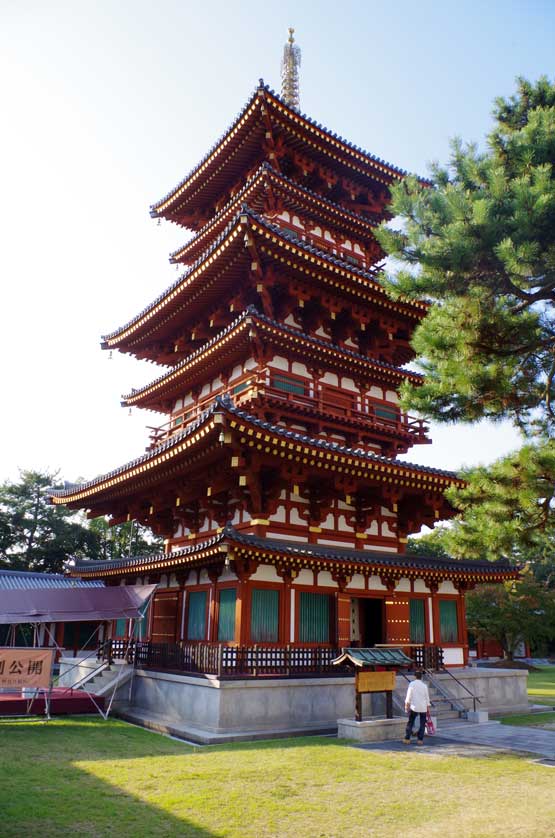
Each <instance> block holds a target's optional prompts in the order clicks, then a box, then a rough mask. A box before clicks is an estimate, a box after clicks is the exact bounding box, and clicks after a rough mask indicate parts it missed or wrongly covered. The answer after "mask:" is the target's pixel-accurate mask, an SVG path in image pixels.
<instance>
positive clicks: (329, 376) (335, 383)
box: [320, 372, 339, 387]
mask: <svg viewBox="0 0 555 838" xmlns="http://www.w3.org/2000/svg"><path fill="white" fill-rule="evenodd" d="M320 380H321V381H322V383H323V384H331V385H332V387H339V379H338V377H337V375H336V374H335V373H334V372H327V373H325V375H324V376H323V377H322V378H321V379H320Z"/></svg>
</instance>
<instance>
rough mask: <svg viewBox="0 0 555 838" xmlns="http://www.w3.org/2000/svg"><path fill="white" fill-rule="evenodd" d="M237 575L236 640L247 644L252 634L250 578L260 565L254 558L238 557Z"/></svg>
mask: <svg viewBox="0 0 555 838" xmlns="http://www.w3.org/2000/svg"><path fill="white" fill-rule="evenodd" d="M234 565H235V575H236V576H237V579H238V584H237V599H236V602H235V640H236V641H237V643H239V645H240V646H246V645H247V643H248V640H249V636H250V617H251V615H250V587H249V579H250V577H251V576H252V574H253V573H254V572H255V570H256V568H257V567H258V562H255V561H254V560H253V559H236V560H235V562H234Z"/></svg>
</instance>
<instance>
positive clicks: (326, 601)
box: [299, 591, 330, 643]
mask: <svg viewBox="0 0 555 838" xmlns="http://www.w3.org/2000/svg"><path fill="white" fill-rule="evenodd" d="M329 639H330V598H329V596H328V594H313V593H309V592H307V591H301V594H300V597H299V640H300V642H301V643H329Z"/></svg>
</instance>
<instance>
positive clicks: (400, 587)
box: [395, 579, 410, 593]
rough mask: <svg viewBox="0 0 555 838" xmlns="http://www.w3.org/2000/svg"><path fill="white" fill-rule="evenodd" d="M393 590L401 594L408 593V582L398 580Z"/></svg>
mask: <svg viewBox="0 0 555 838" xmlns="http://www.w3.org/2000/svg"><path fill="white" fill-rule="evenodd" d="M395 590H396V591H399V592H403V593H410V580H409V579H399V581H398V583H397V585H396V586H395Z"/></svg>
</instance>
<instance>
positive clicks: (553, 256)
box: [377, 78, 555, 432]
mask: <svg viewBox="0 0 555 838" xmlns="http://www.w3.org/2000/svg"><path fill="white" fill-rule="evenodd" d="M494 117H495V127H494V130H493V131H492V132H491V134H490V135H489V138H488V149H487V150H486V151H484V152H480V151H479V150H478V149H477V147H476V146H474V145H468V146H464V145H463V144H462V143H461V142H460V141H456V142H454V143H453V152H452V156H451V161H450V165H449V166H448V167H447V168H441V167H439V166H435V167H434V168H433V170H432V186H431V188H428V187H426V186H423V185H421V184H420V183H418V182H417V181H416V180H415V179H414V178H409V179H407V180H405V181H402V182H401V183H400V184H398V185H397V186H395V187H394V188H393V202H392V211H393V212H394V214H396V215H398V216H400V217H401V218H402V220H403V222H404V224H403V225H402V228H401V229H399V230H393V229H391V228H389V227H387V226H385V225H382V227H381V228H380V229H379V230H378V233H377V235H378V238H379V239H380V242H381V243H382V245H383V246H384V248H385V250H386V251H387V253H388V254H389V255H390V256H392V257H394V258H395V259H396V260H398V262H399V264H400V265H401V268H400V270H398V271H397V272H394V273H391V274H389V275H387V276H386V277H385V281H386V283H387V285H388V288H389V289H390V291H391V292H392V293H393V294H394V295H396V296H405V297H412V298H416V299H421V298H423V297H424V298H428V299H430V300H431V301H432V302H433V303H435V305H433V307H432V308H431V310H430V313H429V314H428V316H427V317H426V318H425V319H424V321H423V323H422V325H421V326H420V327H419V328H418V329H417V330H416V332H415V335H414V341H413V345H414V348H415V349H416V351H417V353H418V356H419V360H420V363H421V365H422V367H423V369H424V372H425V373H426V382H425V383H424V385H423V386H422V387H414V386H411V385H410V384H408V385H405V386H404V388H403V397H404V404H405V406H406V407H410V408H412V409H414V408H416V409H418V410H420V411H422V412H423V413H424V414H425V415H427V416H430V417H432V418H435V419H438V420H440V421H457V420H462V421H469V420H470V421H474V420H476V419H481V418H483V417H490V418H494V419H500V418H507V417H508V418H510V419H513V420H514V421H516V422H517V423H518V424H519V425H520V426H521V427H522V428H523V429H526V430H533V431H534V432H537V431H538V429H539V430H540V431H542V430H546V429H547V430H549V429H551V428H553V426H554V424H555V411H554V408H553V395H554V386H555V385H554V379H555V319H554V309H553V303H554V302H555V169H554V164H555V85H553V84H551V83H550V82H549V81H548V80H547V78H542V79H540V81H539V82H538V83H537V84H535V85H532V84H530V83H528V82H527V81H525V80H523V79H520V80H519V82H518V91H517V95H516V96H514V97H513V98H512V99H511V100H505V99H498V100H497V101H496V103H495V108H494Z"/></svg>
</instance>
